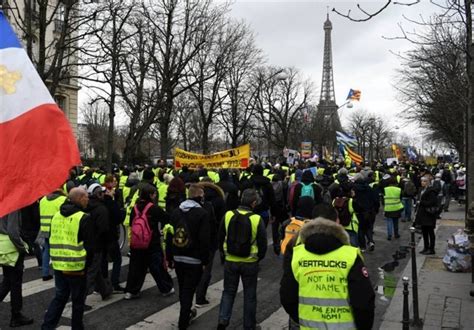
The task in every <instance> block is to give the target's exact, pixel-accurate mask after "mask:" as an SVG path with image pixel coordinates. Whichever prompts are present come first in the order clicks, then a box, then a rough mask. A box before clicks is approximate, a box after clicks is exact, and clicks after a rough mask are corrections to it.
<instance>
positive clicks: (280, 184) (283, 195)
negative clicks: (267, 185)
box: [270, 171, 288, 256]
mask: <svg viewBox="0 0 474 330" xmlns="http://www.w3.org/2000/svg"><path fill="white" fill-rule="evenodd" d="M281 172H282V171H278V172H277V173H275V174H274V175H273V178H272V187H273V193H274V195H275V207H274V209H273V213H272V217H271V220H270V222H271V225H272V239H273V252H274V253H275V254H276V255H277V256H279V255H280V252H281V247H280V227H281V226H282V224H283V222H284V221H285V220H286V219H288V211H287V204H286V201H287V200H288V197H287V194H288V184H287V183H286V182H285V181H283V176H282V175H281Z"/></svg>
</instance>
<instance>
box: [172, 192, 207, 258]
mask: <svg viewBox="0 0 474 330" xmlns="http://www.w3.org/2000/svg"><path fill="white" fill-rule="evenodd" d="M182 218H183V220H184V221H185V222H186V225H187V227H188V230H189V235H190V244H189V246H188V247H186V248H178V247H176V246H174V245H173V243H172V237H171V235H168V237H167V243H166V252H167V255H166V257H167V259H168V262H170V263H172V262H173V260H174V261H176V258H175V257H177V256H181V257H190V258H193V259H196V260H200V261H201V264H202V265H207V264H208V263H209V251H210V243H211V234H210V224H209V214H208V212H207V211H206V210H205V208H203V207H202V206H201V204H199V203H198V202H196V201H195V200H192V199H187V200H185V201H184V202H182V203H181V204H180V205H179V207H178V208H177V209H175V210H174V211H173V213H172V214H171V217H170V224H171V226H173V228H174V230H175V231H176V228H177V225H178V224H179V222H180V219H182Z"/></svg>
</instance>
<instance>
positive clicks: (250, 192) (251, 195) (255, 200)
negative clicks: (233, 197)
mask: <svg viewBox="0 0 474 330" xmlns="http://www.w3.org/2000/svg"><path fill="white" fill-rule="evenodd" d="M240 203H241V205H242V206H245V207H249V208H251V209H254V208H255V207H256V206H257V205H258V204H259V203H260V197H259V196H258V194H257V191H256V190H255V189H245V190H244V191H243V192H242V197H241V199H240Z"/></svg>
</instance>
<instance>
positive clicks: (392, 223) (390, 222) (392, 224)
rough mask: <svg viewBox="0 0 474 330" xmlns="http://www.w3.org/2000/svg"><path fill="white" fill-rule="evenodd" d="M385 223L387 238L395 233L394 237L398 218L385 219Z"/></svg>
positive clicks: (396, 233) (396, 231)
mask: <svg viewBox="0 0 474 330" xmlns="http://www.w3.org/2000/svg"><path fill="white" fill-rule="evenodd" d="M385 221H387V236H388V237H390V238H391V237H392V234H393V232H395V236H399V235H398V218H385Z"/></svg>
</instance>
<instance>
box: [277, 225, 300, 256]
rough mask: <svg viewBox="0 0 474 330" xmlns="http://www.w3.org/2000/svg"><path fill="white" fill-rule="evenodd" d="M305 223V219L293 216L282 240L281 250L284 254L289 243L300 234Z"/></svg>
mask: <svg viewBox="0 0 474 330" xmlns="http://www.w3.org/2000/svg"><path fill="white" fill-rule="evenodd" d="M303 225H304V220H298V219H296V218H291V221H290V223H289V224H288V225H287V226H286V228H285V237H284V238H283V240H282V241H281V252H282V253H283V254H285V251H286V246H287V245H288V243H289V242H290V241H291V239H292V238H293V237H295V236H296V235H298V233H299V232H300V230H301V227H303Z"/></svg>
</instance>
